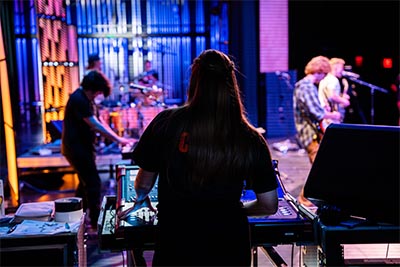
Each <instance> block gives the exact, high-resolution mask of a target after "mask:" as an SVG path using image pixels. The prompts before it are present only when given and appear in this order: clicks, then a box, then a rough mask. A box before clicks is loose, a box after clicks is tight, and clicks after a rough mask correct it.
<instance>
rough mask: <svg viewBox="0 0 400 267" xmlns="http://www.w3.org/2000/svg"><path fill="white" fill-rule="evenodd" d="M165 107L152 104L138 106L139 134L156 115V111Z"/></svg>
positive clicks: (158, 111)
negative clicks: (152, 105)
mask: <svg viewBox="0 0 400 267" xmlns="http://www.w3.org/2000/svg"><path fill="white" fill-rule="evenodd" d="M164 109H165V107H162V106H154V107H151V106H150V107H147V106H142V107H140V108H139V114H138V115H139V119H140V134H142V133H143V131H144V130H145V129H146V128H147V126H148V125H149V124H150V122H151V121H152V120H153V119H154V118H155V117H156V116H157V114H158V113H160V112H161V111H163V110H164Z"/></svg>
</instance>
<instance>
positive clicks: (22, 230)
mask: <svg viewBox="0 0 400 267" xmlns="http://www.w3.org/2000/svg"><path fill="white" fill-rule="evenodd" d="M79 224H80V222H79V221H78V222H76V223H71V224H67V223H61V222H42V221H35V220H24V221H23V222H22V223H20V224H17V227H16V228H15V230H14V231H12V232H11V233H9V234H7V236H21V235H22V236H27V235H55V234H60V233H69V232H76V231H77V230H78V228H79Z"/></svg>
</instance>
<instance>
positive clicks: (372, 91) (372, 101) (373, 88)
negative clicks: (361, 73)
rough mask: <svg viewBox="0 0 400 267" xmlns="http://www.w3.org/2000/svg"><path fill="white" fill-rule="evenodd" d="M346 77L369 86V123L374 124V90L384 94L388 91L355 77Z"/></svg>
mask: <svg viewBox="0 0 400 267" xmlns="http://www.w3.org/2000/svg"><path fill="white" fill-rule="evenodd" d="M347 78H348V79H350V80H351V81H353V82H355V83H358V84H361V85H364V86H367V87H369V88H370V90H371V124H374V120H375V118H374V116H375V108H374V105H375V103H374V94H375V90H377V91H380V92H382V93H385V94H387V93H388V91H387V90H386V89H384V88H382V87H379V86H376V85H373V84H370V83H367V82H364V81H362V80H359V79H357V78H355V77H347Z"/></svg>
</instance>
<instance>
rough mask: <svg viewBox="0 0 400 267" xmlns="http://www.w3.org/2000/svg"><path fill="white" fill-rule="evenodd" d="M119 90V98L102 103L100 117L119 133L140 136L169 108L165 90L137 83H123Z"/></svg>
mask: <svg viewBox="0 0 400 267" xmlns="http://www.w3.org/2000/svg"><path fill="white" fill-rule="evenodd" d="M126 88H127V89H126ZM118 90H119V92H118V95H119V96H118V97H117V98H118V100H114V101H111V100H104V101H102V102H101V103H100V105H99V107H100V108H99V118H100V119H101V120H102V121H103V122H106V123H107V124H108V125H109V126H110V127H111V128H112V129H113V130H114V131H115V132H116V133H117V134H118V135H120V136H126V137H133V138H139V137H140V136H141V135H142V133H143V131H144V130H145V129H146V127H147V126H148V125H149V123H150V122H151V121H152V120H153V118H154V117H155V116H156V115H157V114H158V113H160V112H161V111H162V110H164V109H166V108H167V106H166V105H165V103H164V90H163V89H162V88H160V87H158V86H156V85H153V86H152V87H147V86H143V85H140V84H135V83H130V84H129V85H128V86H123V85H121V86H120V87H119V89H118Z"/></svg>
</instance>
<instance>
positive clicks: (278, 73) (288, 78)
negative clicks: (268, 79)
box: [275, 70, 290, 80]
mask: <svg viewBox="0 0 400 267" xmlns="http://www.w3.org/2000/svg"><path fill="white" fill-rule="evenodd" d="M275 75H276V76H278V77H282V78H284V79H287V80H290V75H289V73H287V72H282V71H279V70H277V71H275Z"/></svg>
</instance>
